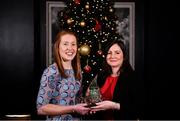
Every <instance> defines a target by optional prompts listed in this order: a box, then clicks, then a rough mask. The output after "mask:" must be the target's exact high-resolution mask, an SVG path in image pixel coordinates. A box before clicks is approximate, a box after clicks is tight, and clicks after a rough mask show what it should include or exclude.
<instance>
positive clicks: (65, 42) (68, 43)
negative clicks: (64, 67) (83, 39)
mask: <svg viewBox="0 0 180 121" xmlns="http://www.w3.org/2000/svg"><path fill="white" fill-rule="evenodd" d="M59 53H60V55H61V57H62V59H63V61H66V62H67V61H72V60H73V59H74V57H75V55H76V53H77V40H76V37H75V36H74V35H72V34H65V35H63V36H62V37H61V42H60V44H59Z"/></svg>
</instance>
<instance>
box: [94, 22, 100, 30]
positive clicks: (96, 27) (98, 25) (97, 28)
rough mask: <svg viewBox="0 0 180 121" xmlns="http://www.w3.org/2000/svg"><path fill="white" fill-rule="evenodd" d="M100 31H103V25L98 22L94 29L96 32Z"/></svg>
mask: <svg viewBox="0 0 180 121" xmlns="http://www.w3.org/2000/svg"><path fill="white" fill-rule="evenodd" d="M99 30H101V24H100V23H99V22H98V21H97V20H96V25H95V27H94V31H96V32H97V31H99Z"/></svg>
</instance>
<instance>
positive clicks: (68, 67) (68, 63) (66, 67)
mask: <svg viewBox="0 0 180 121" xmlns="http://www.w3.org/2000/svg"><path fill="white" fill-rule="evenodd" d="M62 65H63V67H64V69H72V65H71V61H66V62H62Z"/></svg>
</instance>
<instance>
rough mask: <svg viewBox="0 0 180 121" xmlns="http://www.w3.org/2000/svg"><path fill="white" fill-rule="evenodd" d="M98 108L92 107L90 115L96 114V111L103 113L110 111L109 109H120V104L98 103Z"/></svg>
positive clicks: (111, 102)
mask: <svg viewBox="0 0 180 121" xmlns="http://www.w3.org/2000/svg"><path fill="white" fill-rule="evenodd" d="M96 105H97V106H93V107H91V111H90V113H94V112H96V111H101V110H109V109H117V110H119V109H120V104H119V103H116V102H113V101H108V100H106V101H102V102H98V103H96Z"/></svg>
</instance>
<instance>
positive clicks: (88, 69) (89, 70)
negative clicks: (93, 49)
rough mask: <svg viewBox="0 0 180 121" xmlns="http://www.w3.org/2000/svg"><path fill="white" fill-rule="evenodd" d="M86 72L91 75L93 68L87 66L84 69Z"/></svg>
mask: <svg viewBox="0 0 180 121" xmlns="http://www.w3.org/2000/svg"><path fill="white" fill-rule="evenodd" d="M84 72H85V73H90V72H91V67H90V66H89V65H86V66H85V67H84Z"/></svg>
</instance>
